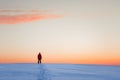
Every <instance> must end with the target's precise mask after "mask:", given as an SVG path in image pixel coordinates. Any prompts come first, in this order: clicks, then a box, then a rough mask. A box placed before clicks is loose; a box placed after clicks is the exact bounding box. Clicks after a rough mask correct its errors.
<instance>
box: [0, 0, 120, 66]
mask: <svg viewBox="0 0 120 80" xmlns="http://www.w3.org/2000/svg"><path fill="white" fill-rule="evenodd" d="M39 52H41V54H42V56H43V59H42V62H43V63H72V64H107V65H120V1H119V0H0V63H36V62H37V55H38V53H39Z"/></svg>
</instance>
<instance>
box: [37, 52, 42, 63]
mask: <svg viewBox="0 0 120 80" xmlns="http://www.w3.org/2000/svg"><path fill="white" fill-rule="evenodd" d="M41 60H42V55H41V53H40V52H39V54H38V64H39V63H40V64H41Z"/></svg>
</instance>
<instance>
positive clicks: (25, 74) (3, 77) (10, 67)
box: [0, 64, 120, 80]
mask: <svg viewBox="0 0 120 80" xmlns="http://www.w3.org/2000/svg"><path fill="white" fill-rule="evenodd" d="M0 80H120V66H100V65H77V64H76V65H75V64H39V65H38V64H0Z"/></svg>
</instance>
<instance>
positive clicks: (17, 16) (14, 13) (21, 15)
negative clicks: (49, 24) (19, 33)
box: [0, 10, 62, 24]
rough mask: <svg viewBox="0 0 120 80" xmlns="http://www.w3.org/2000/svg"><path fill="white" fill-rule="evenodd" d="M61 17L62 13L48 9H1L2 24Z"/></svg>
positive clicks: (0, 20) (0, 22)
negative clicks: (55, 12) (54, 12)
mask: <svg viewBox="0 0 120 80" xmlns="http://www.w3.org/2000/svg"><path fill="white" fill-rule="evenodd" d="M61 17H62V15H59V14H53V13H49V11H47V10H46V11H40V10H29V11H27V10H0V24H18V23H26V22H32V21H37V20H44V19H55V18H61Z"/></svg>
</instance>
